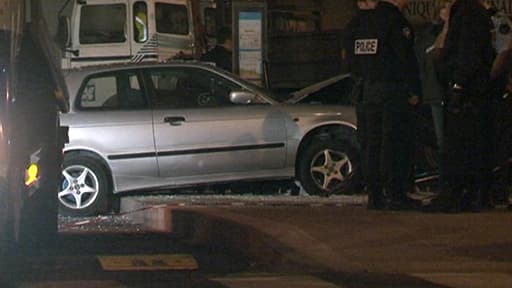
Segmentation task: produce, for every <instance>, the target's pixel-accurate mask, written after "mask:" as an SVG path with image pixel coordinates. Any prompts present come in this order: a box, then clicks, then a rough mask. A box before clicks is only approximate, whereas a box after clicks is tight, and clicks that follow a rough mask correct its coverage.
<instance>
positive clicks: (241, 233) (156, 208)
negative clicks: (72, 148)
mask: <svg viewBox="0 0 512 288" xmlns="http://www.w3.org/2000/svg"><path fill="white" fill-rule="evenodd" d="M365 203H366V197H364V196H361V195H352V196H332V197H329V198H322V197H311V196H296V197H293V196H283V195H280V196H252V197H251V196H249V197H247V196H239V195H234V196H229V195H222V196H190V195H183V196H172V197H170V196H155V197H151V196H149V197H125V198H123V200H122V202H121V213H120V214H119V215H106V216H101V217H92V218H78V219H74V218H63V217H61V219H60V221H59V229H60V231H61V236H62V237H63V238H62V239H63V240H60V242H59V243H57V246H58V247H60V248H61V250H62V249H63V248H65V247H72V249H70V250H66V251H67V252H66V253H65V254H62V253H60V254H59V255H49V256H48V255H46V256H45V254H46V253H45V252H40V253H39V254H38V255H36V256H34V255H31V256H30V257H15V258H14V259H12V261H10V262H9V263H11V267H7V269H3V268H6V267H5V266H3V267H2V269H3V270H2V272H0V287H9V288H10V287H21V288H46V287H51V288H60V287H73V288H88V287H107V288H110V287H116V288H117V287H130V288H131V287H202V288H203V287H205V288H206V287H222V288H225V287H229V288H249V287H250V288H260V287H261V288H263V287H265V288H273V287H298V288H302V287H304V288H316V287H319V288H320V287H321V288H330V287H340V288H363V287H376V288H380V287H393V288H396V287H398V288H411V287H418V288H430V287H432V288H433V287H454V288H459V287H460V288H463V287H464V288H473V287H475V288H479V287H491V288H493V287H496V288H500V287H512V286H511V285H512V229H510V224H511V223H512V221H511V220H512V213H511V212H508V211H507V210H506V209H505V208H504V207H498V208H497V209H495V210H490V211H484V212H481V213H461V214H443V213H424V212H418V211H399V212H398V211H368V210H367V209H366V208H365ZM109 233H110V234H109ZM111 233H114V235H124V236H112V234H111ZM116 233H117V234H116ZM130 233H131V234H130ZM102 235H103V236H102ZM108 235H110V236H108ZM126 235H128V236H126ZM155 235H156V236H155ZM186 247H201V248H200V249H202V250H201V251H198V250H197V249H192V250H190V249H189V248H186ZM176 253H178V254H176ZM183 253H185V254H190V255H192V257H190V255H183V257H184V258H180V259H178V260H177V262H172V261H173V260H172V259H171V258H173V259H174V258H176V257H178V258H179V257H181V256H179V255H182V254H183ZM109 254H115V255H118V256H121V258H115V257H114V260H112V259H110V262H111V263H114V264H116V263H117V265H119V266H118V268H116V267H115V265H114V268H108V267H105V265H104V261H105V259H104V258H105V255H107V256H108V255H109ZM141 254H149V255H141ZM176 255H178V256H176ZM122 257H128V258H129V259H130V260H128V261H129V265H125V266H123V265H124V264H123V260H122V259H123V258H122ZM130 257H131V258H130ZM148 257H149V258H148ZM191 258H195V259H197V263H198V266H197V268H190V267H189V266H190V265H192V266H193V264H194V263H193V262H194V261H191V260H190V259H191ZM102 259H103V260H102ZM169 259H170V260H169ZM1 262H2V261H0V264H1ZM107 262H108V261H107ZM171 262H172V263H171ZM178 262H179V263H182V264H183V263H185V264H186V267H182V268H181V270H180V268H179V265H178V266H176V263H178ZM4 263H5V261H4ZM0 266H1V265H0ZM119 267H121V268H119ZM152 267H153V268H156V270H159V271H145V270H146V269H150V268H152ZM176 267H178V268H176ZM116 269H117V270H119V271H116ZM5 271H9V272H5ZM6 273H10V274H8V275H6ZM13 283H14V284H13Z"/></svg>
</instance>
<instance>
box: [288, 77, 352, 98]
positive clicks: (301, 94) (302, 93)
mask: <svg viewBox="0 0 512 288" xmlns="http://www.w3.org/2000/svg"><path fill="white" fill-rule="evenodd" d="M348 77H351V75H350V74H348V73H344V74H340V75H336V76H334V77H331V78H329V79H326V80H323V81H320V82H317V83H315V84H312V85H309V86H307V87H305V88H302V89H300V90H297V91H295V92H292V93H290V97H289V98H288V99H286V100H285V103H298V102H300V101H301V100H302V99H304V98H306V97H307V96H309V95H310V94H311V93H315V92H317V91H318V90H320V89H322V88H324V87H327V86H329V85H332V84H334V83H336V82H338V81H340V80H342V79H344V78H348Z"/></svg>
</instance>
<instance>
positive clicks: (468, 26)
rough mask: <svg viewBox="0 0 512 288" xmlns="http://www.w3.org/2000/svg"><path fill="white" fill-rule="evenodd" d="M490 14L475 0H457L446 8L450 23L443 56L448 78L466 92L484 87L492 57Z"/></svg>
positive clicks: (479, 91)
mask: <svg viewBox="0 0 512 288" xmlns="http://www.w3.org/2000/svg"><path fill="white" fill-rule="evenodd" d="M492 29H493V25H492V21H491V17H490V14H489V13H488V12H487V10H486V9H485V7H483V5H481V4H480V3H479V2H478V0H464V1H461V0H458V1H456V2H455V3H454V4H453V6H452V9H451V11H450V25H449V29H448V35H447V38H446V43H445V48H444V49H445V51H444V58H443V59H444V60H445V62H446V63H447V65H448V71H449V77H450V79H449V80H450V81H452V82H454V83H457V84H459V85H460V86H462V87H463V88H464V90H465V91H466V92H467V93H468V94H474V95H476V94H481V93H483V92H484V91H485V90H486V88H488V87H487V86H488V83H489V77H490V71H491V67H492V62H493V60H494V54H495V53H494V49H493V46H492V32H491V31H492Z"/></svg>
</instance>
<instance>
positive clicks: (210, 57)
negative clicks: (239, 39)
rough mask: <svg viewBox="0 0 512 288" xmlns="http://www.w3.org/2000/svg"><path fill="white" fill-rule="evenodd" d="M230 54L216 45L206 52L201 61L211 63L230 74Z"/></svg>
mask: <svg viewBox="0 0 512 288" xmlns="http://www.w3.org/2000/svg"><path fill="white" fill-rule="evenodd" d="M231 58H232V53H231V52H230V51H228V50H227V49H226V48H224V47H222V46H220V45H216V46H215V47H214V48H213V49H211V50H210V51H208V52H207V53H206V54H204V55H203V56H202V57H201V59H200V60H201V61H205V62H213V63H215V65H216V66H217V67H220V68H222V69H224V70H226V71H229V72H232V70H233V64H232V62H233V61H232V59H231Z"/></svg>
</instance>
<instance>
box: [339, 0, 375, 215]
mask: <svg viewBox="0 0 512 288" xmlns="http://www.w3.org/2000/svg"><path fill="white" fill-rule="evenodd" d="M376 5H377V2H376V0H358V1H357V7H358V11H357V13H356V15H355V16H354V17H353V18H352V19H351V20H350V22H349V23H348V24H347V26H346V28H345V31H346V32H345V37H344V40H343V49H342V52H341V58H342V60H343V61H345V63H346V64H347V66H348V70H349V71H351V72H352V74H353V75H352V76H353V77H354V79H355V85H354V89H353V99H352V101H353V103H354V105H355V109H356V118H357V140H358V141H359V147H360V155H361V156H360V159H361V165H360V173H361V175H362V179H363V182H364V183H367V179H366V178H367V177H366V176H367V175H366V171H367V167H366V165H367V162H368V161H367V160H366V156H367V155H366V151H367V144H368V141H367V136H366V121H365V117H364V111H365V109H364V104H363V101H362V100H363V99H362V81H361V72H360V71H357V68H358V67H357V65H356V66H354V64H353V63H352V61H351V60H353V55H354V54H353V52H354V51H353V46H354V43H353V41H354V40H353V39H354V35H357V34H358V33H359V32H358V29H364V28H365V27H366V23H368V22H369V21H370V18H371V17H372V16H371V15H372V11H373V10H374V9H375V6H376ZM349 55H351V57H349ZM380 202H382V200H381V199H380V198H378V197H374V198H371V197H369V201H368V207H370V208H373V207H375V208H378V207H381V206H384V204H383V203H380Z"/></svg>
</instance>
